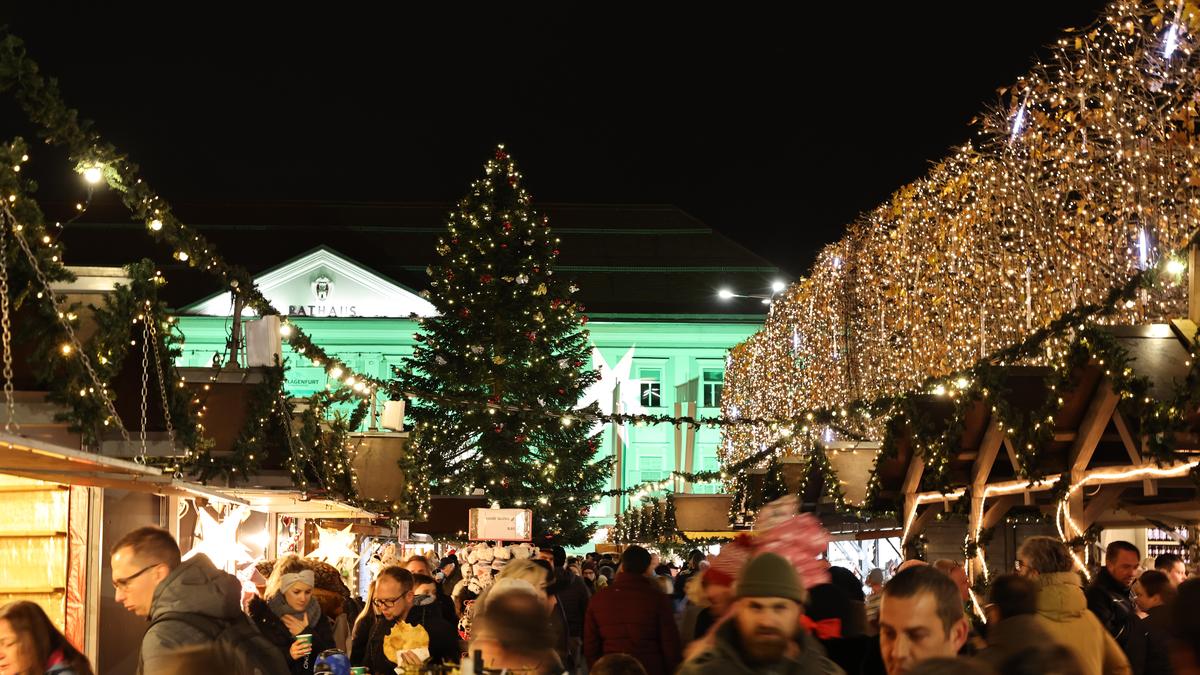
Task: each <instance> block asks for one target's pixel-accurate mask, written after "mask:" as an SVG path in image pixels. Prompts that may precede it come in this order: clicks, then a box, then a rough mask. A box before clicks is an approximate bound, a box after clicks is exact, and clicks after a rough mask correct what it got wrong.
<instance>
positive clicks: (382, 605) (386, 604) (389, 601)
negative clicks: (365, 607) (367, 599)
mask: <svg viewBox="0 0 1200 675" xmlns="http://www.w3.org/2000/svg"><path fill="white" fill-rule="evenodd" d="M411 593H412V591H409V592H408V593H405V594H404V595H397V596H396V597H394V598H375V599H374V600H372V601H371V604H372V605H375V607H376V608H377V609H391V608H392V606H393V605H395V604H396V603H397V602H400V601H401V600H403V599H404V596H405V595H409V594H411Z"/></svg>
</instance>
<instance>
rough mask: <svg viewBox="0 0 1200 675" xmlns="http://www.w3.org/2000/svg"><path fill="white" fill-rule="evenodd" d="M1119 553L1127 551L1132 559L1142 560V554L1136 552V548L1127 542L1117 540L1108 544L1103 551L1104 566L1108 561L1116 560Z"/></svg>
mask: <svg viewBox="0 0 1200 675" xmlns="http://www.w3.org/2000/svg"><path fill="white" fill-rule="evenodd" d="M1121 551H1129V552H1130V553H1132V554H1133V557H1135V558H1137V559H1138V560H1141V559H1142V552H1141V551H1139V550H1138V547H1136V546H1134V545H1133V544H1131V543H1129V542H1127V541H1122V540H1120V539H1118V540H1116V541H1114V542H1112V543H1110V544H1109V545H1108V548H1106V549H1104V564H1105V565H1107V564H1108V561H1109V560H1112V559H1113V558H1116V557H1117V555H1119V554H1120V553H1121Z"/></svg>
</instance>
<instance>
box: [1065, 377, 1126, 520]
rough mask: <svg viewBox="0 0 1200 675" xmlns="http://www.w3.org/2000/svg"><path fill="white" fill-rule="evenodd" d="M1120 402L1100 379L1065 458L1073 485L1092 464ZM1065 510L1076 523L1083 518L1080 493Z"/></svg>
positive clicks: (1081, 494)
mask: <svg viewBox="0 0 1200 675" xmlns="http://www.w3.org/2000/svg"><path fill="white" fill-rule="evenodd" d="M1119 400H1120V398H1119V397H1118V396H1117V395H1116V393H1115V392H1113V390H1112V383H1111V382H1110V381H1109V380H1108V378H1107V377H1105V378H1101V380H1100V384H1098V385H1097V386H1096V393H1095V394H1093V395H1092V401H1091V403H1089V404H1088V408H1087V412H1085V413H1084V415H1083V420H1082V421H1081V422H1080V423H1079V429H1078V434H1079V435H1078V436H1076V437H1075V441H1074V442H1073V443H1072V444H1071V450H1070V452H1069V453H1068V455H1067V458H1068V459H1067V466H1068V467H1069V468H1070V477H1071V482H1072V483H1077V482H1079V480H1080V479H1081V478H1083V474H1084V471H1086V470H1087V466H1088V463H1089V462H1091V461H1092V455H1094V454H1096V447H1097V446H1098V445H1099V444H1100V437H1101V436H1103V435H1104V428H1105V427H1107V426H1108V421H1109V420H1110V419H1112V416H1113V411H1115V410H1116V409H1117V402H1118V401H1119ZM1067 508H1068V509H1069V511H1070V514H1071V517H1072V518H1074V519H1075V520H1076V522H1078V521H1080V520H1081V519H1082V518H1083V490H1076V491H1075V492H1074V493H1073V494H1072V495H1071V497H1070V499H1069V500H1068V502H1067Z"/></svg>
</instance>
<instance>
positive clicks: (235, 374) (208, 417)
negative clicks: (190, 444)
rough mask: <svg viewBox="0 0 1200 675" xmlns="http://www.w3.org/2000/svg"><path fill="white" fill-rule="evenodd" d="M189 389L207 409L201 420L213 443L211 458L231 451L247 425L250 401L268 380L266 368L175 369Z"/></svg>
mask: <svg viewBox="0 0 1200 675" xmlns="http://www.w3.org/2000/svg"><path fill="white" fill-rule="evenodd" d="M177 370H178V372H179V376H180V377H181V378H183V380H184V382H185V383H186V386H187V389H188V392H189V393H190V394H191V395H192V397H193V398H198V399H200V401H201V402H202V403H203V405H204V407H205V408H206V409H205V410H204V411H203V412H204V414H203V416H202V417H201V418H200V423H201V424H203V425H204V436H205V437H206V438H208V439H210V440H211V441H212V443H213V445H212V450H211V451H210V452H211V453H212V455H213V456H214V457H219V456H221V455H228V454H231V453H232V452H233V446H234V444H235V443H236V442H237V439H238V434H240V433H241V431H242V429H244V428H245V426H246V421H247V415H249V414H250V407H251V405H250V402H251V400H252V398H253V397H254V395H255V392H256V390H257V389H258V387H259V386H261V385H262V383H263V382H265V381H266V379H267V369H266V368H222V369H220V370H215V369H213V368H178V369H177Z"/></svg>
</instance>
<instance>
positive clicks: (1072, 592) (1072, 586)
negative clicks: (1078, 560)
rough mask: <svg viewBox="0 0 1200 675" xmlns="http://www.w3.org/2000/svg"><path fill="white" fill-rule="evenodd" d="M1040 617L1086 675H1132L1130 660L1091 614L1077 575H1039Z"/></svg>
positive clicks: (1038, 601) (1056, 640)
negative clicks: (1073, 654) (1071, 653)
mask: <svg viewBox="0 0 1200 675" xmlns="http://www.w3.org/2000/svg"><path fill="white" fill-rule="evenodd" d="M1035 581H1036V582H1037V584H1038V600H1037V607H1038V616H1039V617H1041V618H1042V619H1043V620H1044V622H1043V627H1044V628H1045V629H1046V631H1047V632H1048V633H1050V636H1051V637H1052V638H1053V639H1054V641H1055V642H1057V643H1058V644H1061V645H1063V646H1065V647H1067V648H1068V649H1070V650H1071V651H1072V652H1074V653H1075V656H1076V658H1078V659H1079V665H1080V667H1081V668H1082V670H1083V673H1084V675H1130V673H1131V671H1130V668H1129V659H1127V658H1125V653H1124V652H1123V651H1121V647H1120V646H1119V645H1117V642H1116V640H1114V639H1113V637H1112V635H1109V633H1108V631H1107V630H1105V628H1104V625H1103V624H1101V623H1100V620H1099V619H1097V618H1096V615H1095V614H1092V613H1091V611H1089V610H1088V602H1087V598H1086V597H1085V596H1084V594H1083V588H1082V587H1081V586H1080V583H1079V575H1078V574H1076V573H1075V572H1056V573H1053V574H1042V575H1039V576H1038V577H1037V578H1036V579H1035Z"/></svg>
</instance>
